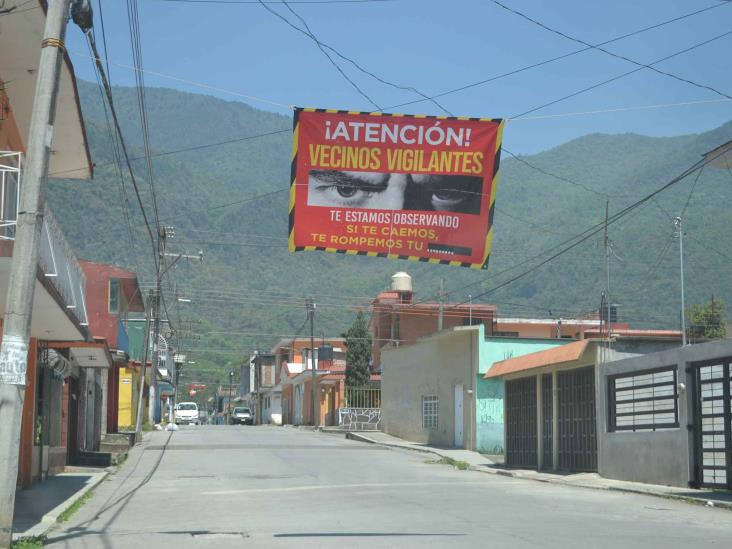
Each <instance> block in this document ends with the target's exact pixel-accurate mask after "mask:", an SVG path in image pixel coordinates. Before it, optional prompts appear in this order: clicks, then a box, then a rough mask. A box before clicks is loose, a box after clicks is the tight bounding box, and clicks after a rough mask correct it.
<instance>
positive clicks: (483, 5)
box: [67, 0, 732, 154]
mask: <svg viewBox="0 0 732 549" xmlns="http://www.w3.org/2000/svg"><path fill="white" fill-rule="evenodd" d="M100 1H101V2H103V4H102V6H101V8H102V9H101V12H102V13H103V15H104V26H105V31H106V32H105V34H106V39H107V48H108V55H109V60H110V63H111V66H110V72H111V80H112V83H113V84H117V85H133V84H134V73H133V71H132V70H130V68H129V67H130V66H131V65H132V64H133V62H132V53H131V47H130V31H129V23H128V14H127V1H123V0H92V2H93V4H94V8H95V29H96V30H95V32H96V36H97V40H98V42H99V45H100V48H102V33H101V21H100V9H99V4H98V2H100ZM232 1H236V0H214V1H211V0H204V1H195V0H187V1H182V0H139V20H140V32H141V41H142V54H143V62H144V68H145V70H146V71H150V72H147V73H146V75H145V81H146V85H147V86H154V87H168V88H174V89H178V90H183V91H189V92H193V93H204V94H208V95H212V96H215V97H219V98H221V99H226V100H231V101H243V102H245V103H248V104H250V105H252V106H254V107H257V108H260V109H264V110H269V111H274V112H279V113H282V114H288V113H289V112H291V111H290V108H289V106H291V105H297V106H302V107H324V108H340V109H348V110H369V111H371V110H384V111H385V112H400V113H409V114H445V111H444V110H442V109H441V108H440V107H438V106H437V105H435V104H433V103H431V102H428V101H423V102H419V103H415V104H410V105H403V106H397V105H400V104H402V103H405V102H410V101H414V100H415V99H420V98H421V97H420V96H419V95H417V94H416V93H415V92H412V91H408V90H403V89H396V88H395V87H392V86H389V85H385V84H382V83H380V82H378V81H376V80H375V79H374V78H372V77H371V76H367V75H365V74H363V73H361V72H359V71H358V70H356V69H355V68H354V67H353V66H352V65H351V64H349V63H347V62H345V61H343V60H342V59H339V58H337V57H335V56H334V59H335V60H336V61H338V63H339V64H340V65H341V68H342V70H343V71H344V72H345V73H346V74H347V75H348V77H349V78H350V79H351V80H352V81H353V82H354V83H355V84H356V85H357V86H358V87H359V88H361V89H362V90H363V92H364V93H365V95H367V96H368V97H369V98H370V100H371V101H373V103H372V102H371V101H369V100H368V99H367V98H365V97H364V96H363V95H362V94H360V93H359V92H358V91H357V90H356V89H354V87H353V86H352V85H351V84H350V83H349V82H348V81H347V80H346V78H344V76H342V75H341V73H340V72H339V71H338V70H337V69H336V68H335V67H334V66H333V65H332V64H331V63H330V61H329V60H328V59H327V58H326V57H325V55H324V54H323V53H322V52H321V51H320V49H319V48H318V46H317V44H316V43H315V42H314V41H313V40H312V39H311V38H310V37H308V36H305V35H304V34H302V33H300V32H298V31H296V30H294V29H293V28H291V27H290V26H288V25H287V24H286V23H285V22H284V21H283V20H282V19H280V18H278V17H277V16H275V15H273V14H272V13H270V12H269V11H267V10H266V9H265V7H263V6H262V5H260V4H259V3H257V2H253V3H228V2H232ZM501 1H502V3H504V4H505V5H506V6H509V7H511V8H513V9H515V10H518V11H521V12H523V13H524V14H526V15H528V16H529V17H531V18H533V19H535V20H536V21H538V22H540V23H542V24H544V25H546V26H549V27H552V28H554V29H556V30H559V31H562V32H563V33H565V34H567V35H569V36H572V37H574V38H577V39H580V40H583V41H585V42H588V43H590V44H598V43H601V42H604V41H607V40H610V39H613V38H615V37H617V36H621V35H624V34H627V33H630V32H633V31H636V30H639V29H642V28H644V27H647V26H651V25H655V24H658V23H661V22H664V21H667V20H669V19H673V18H675V17H679V16H682V15H685V14H688V13H691V12H694V11H697V10H701V9H704V8H706V7H710V6H714V8H713V9H710V10H707V11H705V12H703V13H699V14H697V15H693V16H690V17H687V18H685V19H683V20H680V21H677V22H673V23H669V24H667V25H665V26H662V27H660V28H656V29H653V30H649V31H646V32H643V33H641V34H638V35H636V36H633V37H629V38H626V39H623V40H620V41H617V42H614V43H612V44H608V45H606V46H603V47H604V48H605V49H607V50H608V51H611V52H613V53H616V54H619V55H622V56H625V57H627V58H629V59H632V60H634V61H636V62H640V63H642V64H649V63H652V62H654V61H656V60H658V59H660V58H663V57H665V56H668V55H671V54H674V53H676V52H679V51H681V50H684V49H686V48H689V47H691V46H694V45H696V44H698V43H700V42H704V41H706V40H709V39H711V38H714V37H716V36H719V35H721V34H724V33H726V32H730V31H732V2H720V1H718V0H643V1H640V2H639V1H638V0H613V1H604V2H598V1H591V2H587V1H586V0H583V1H579V0H555V1H552V2H547V1H546V0H501ZM269 2H270V3H268V4H267V6H268V7H269V8H270V9H272V10H274V11H276V12H278V13H279V14H281V15H282V16H283V17H286V18H288V19H289V20H290V21H291V22H292V23H293V24H294V25H297V26H300V27H302V22H301V21H299V20H298V19H297V18H296V17H295V16H294V15H293V13H292V12H290V11H288V10H287V7H286V6H285V5H284V4H281V3H278V2H276V1H272V0H269ZM299 2H302V0H299ZM290 6H291V7H292V9H293V10H294V11H295V12H296V13H297V14H298V15H300V16H301V17H302V18H303V19H304V20H305V21H306V22H307V24H308V25H309V27H310V29H311V31H312V33H313V34H314V35H315V36H317V38H318V39H319V40H320V41H321V42H322V43H325V44H327V45H329V46H331V47H332V48H334V49H335V50H337V51H338V52H339V53H340V54H342V55H343V56H345V57H348V58H349V59H351V60H353V61H355V62H356V63H358V64H359V65H360V66H362V67H363V68H364V69H366V70H368V71H370V72H372V73H374V74H375V75H377V76H378V77H380V78H381V79H383V80H386V81H389V82H391V83H393V84H397V85H399V86H402V87H413V88H416V89H418V90H419V92H421V93H423V94H425V95H428V96H431V95H434V94H438V93H443V92H445V91H448V90H452V89H454V88H458V87H461V86H464V85H466V84H470V83H474V82H478V81H482V80H485V79H488V78H491V77H494V76H496V75H500V74H503V73H506V72H509V71H512V70H515V69H518V68H521V67H524V66H527V65H531V64H534V63H538V62H541V61H544V60H546V59H550V58H552V57H556V56H558V55H563V54H567V53H570V52H573V51H575V50H578V49H581V48H583V46H582V45H581V44H578V43H576V42H572V41H571V40H569V39H567V38H565V37H562V36H558V35H557V34H554V33H552V32H550V31H548V30H546V29H544V28H541V27H539V26H538V25H536V24H534V23H531V22H529V21H527V20H526V19H523V18H521V17H519V16H518V15H516V14H514V13H511V12H509V11H507V10H505V9H503V8H501V7H500V6H497V5H496V4H495V3H493V2H492V1H491V0H393V1H375V2H363V1H361V2H349V3H329V4H325V3H298V0H294V1H293V2H291V3H290ZM67 48H68V50H69V53H70V54H71V57H72V60H73V63H74V67H75V70H76V73H77V76H78V77H80V78H82V79H86V80H94V73H93V72H92V71H93V68H92V62H91V59H90V57H89V53H88V50H87V48H86V45H85V42H84V37H83V35H82V33H81V31H80V30H79V29H78V28H76V27H74V26H70V27H69V34H68V36H67ZM731 51H732V34H729V35H727V36H724V37H722V38H719V39H717V40H715V41H712V42H710V43H708V44H705V45H702V46H700V47H698V48H696V49H693V50H692V51H689V52H686V53H683V54H681V55H678V56H677V57H674V58H673V59H669V60H667V61H664V62H661V63H658V65H654V66H655V67H657V68H658V69H660V70H663V71H666V72H669V73H673V74H674V75H675V76H677V77H679V78H684V79H687V80H691V81H693V82H695V83H697V84H699V85H702V86H710V87H713V88H715V89H717V90H719V91H721V92H722V93H724V94H727V95H730V96H732V70H730V65H731V62H732V55H730V52H731ZM636 68H638V66H637V65H634V64H632V63H631V62H629V61H626V60H622V59H618V58H615V57H612V56H610V55H608V54H606V53H603V52H601V51H597V50H596V49H589V50H588V51H584V52H582V53H578V54H576V55H572V56H570V57H567V58H565V59H562V60H559V61H555V62H552V63H547V64H544V65H542V66H540V67H537V68H533V69H530V70H526V71H523V72H521V73H519V74H515V75H512V76H507V77H504V78H500V79H497V80H494V81H492V82H489V83H485V84H482V85H478V86H475V87H472V88H469V89H467V90H464V91H460V92H456V93H451V94H447V95H445V96H443V97H440V98H439V99H438V102H439V103H440V104H441V105H442V106H443V107H444V108H445V109H446V110H447V111H449V112H450V113H452V114H454V115H464V116H479V117H493V118H508V119H509V123H508V124H507V127H506V130H505V134H504V144H505V146H506V148H508V149H509V150H511V151H512V152H514V153H521V154H530V153H536V152H540V151H544V150H547V149H549V148H551V147H554V146H556V145H559V144H562V143H564V142H566V141H569V140H571V139H574V138H577V137H580V136H582V135H586V134H589V133H595V132H603V133H626V132H632V133H639V134H644V135H651V136H672V135H680V134H689V133H698V132H702V131H706V130H709V129H712V128H715V127H718V126H720V125H722V124H723V123H725V122H727V121H729V120H730V119H732V101H730V99H729V98H725V97H723V96H722V95H720V94H718V93H715V92H714V91H711V90H709V89H706V88H702V87H699V86H695V85H692V84H689V83H687V82H682V81H680V80H678V79H674V78H672V77H669V76H666V75H662V74H658V73H656V72H654V71H652V70H649V69H647V68H641V69H640V70H638V71H637V72H635V73H633V74H631V75H629V76H625V77H622V78H619V79H617V80H615V81H614V82H611V83H609V84H607V85H602V86H599V87H597V88H596V89H593V90H591V91H588V92H586V93H581V94H579V95H576V96H575V97H572V98H570V99H567V100H564V101H561V102H558V103H556V104H554V105H551V106H549V107H546V108H543V109H539V110H537V111H535V112H532V113H531V114H529V115H526V117H525V118H524V119H522V118H521V117H518V118H516V116H517V115H520V114H521V113H524V112H526V111H528V110H530V109H533V108H535V107H538V106H541V105H543V104H545V103H548V102H550V101H553V100H555V99H558V98H561V97H563V96H565V95H569V94H572V93H575V92H577V91H579V90H582V89H584V88H587V87H589V86H592V85H595V84H598V83H600V82H602V81H604V80H607V79H610V78H612V77H615V76H618V75H621V74H623V73H625V72H628V71H631V70H633V69H636ZM155 73H158V74H164V75H166V76H167V77H162V76H159V75H158V74H155ZM171 77H172V78H171ZM255 98H256V99H255ZM675 103H692V104H687V105H681V106H663V107H658V108H652V109H637V107H647V106H651V105H654V106H656V105H668V104H675ZM374 104H375V105H378V107H379V109H377V108H376V107H375V106H374ZM612 109H630V110H620V111H618V110H615V111H614V112H603V113H597V112H592V111H608V110H612ZM588 112H591V113H590V114H575V113H588ZM550 115H561V116H556V117H555V116H550ZM511 118H515V119H514V120H510V119H511Z"/></svg>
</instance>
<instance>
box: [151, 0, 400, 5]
mask: <svg viewBox="0 0 732 549" xmlns="http://www.w3.org/2000/svg"><path fill="white" fill-rule="evenodd" d="M157 1H158V2H177V3H186V4H281V3H282V0H263V1H258V0H157ZM395 1H396V0H290V3H291V4H321V5H323V4H325V5H327V4H376V3H384V2H395Z"/></svg>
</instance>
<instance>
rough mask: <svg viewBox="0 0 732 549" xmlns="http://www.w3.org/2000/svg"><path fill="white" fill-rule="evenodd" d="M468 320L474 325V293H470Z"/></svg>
mask: <svg viewBox="0 0 732 549" xmlns="http://www.w3.org/2000/svg"><path fill="white" fill-rule="evenodd" d="M468 302H469V305H468V319H469V320H468V322H469V323H470V325H471V326H472V325H473V294H468Z"/></svg>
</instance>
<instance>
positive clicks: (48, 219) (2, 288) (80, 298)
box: [0, 151, 88, 340]
mask: <svg viewBox="0 0 732 549" xmlns="http://www.w3.org/2000/svg"><path fill="white" fill-rule="evenodd" d="M22 159H23V157H22V154H21V153H19V152H12V151H0V306H1V307H2V310H3V311H4V310H5V299H6V294H7V289H8V278H9V274H10V262H11V260H12V255H13V241H14V239H15V229H16V220H17V214H18V204H19V197H20V185H21V182H22ZM85 288H86V278H85V275H84V271H83V270H82V269H81V266H80V265H79V262H78V260H77V259H76V255H75V254H74V252H73V250H72V249H71V246H70V245H69V243H68V242H67V241H66V238H65V237H64V235H63V232H62V231H61V228H60V227H59V225H58V223H57V221H56V219H55V217H54V215H53V213H52V212H51V210H50V209H49V208H48V206H46V208H45V212H44V216H43V227H42V229H41V248H40V254H39V257H38V284H37V285H36V291H35V299H34V302H33V318H32V322H31V335H33V336H35V337H40V338H43V339H58V340H75V339H84V336H85V335H86V326H87V324H88V318H87V313H86V302H85Z"/></svg>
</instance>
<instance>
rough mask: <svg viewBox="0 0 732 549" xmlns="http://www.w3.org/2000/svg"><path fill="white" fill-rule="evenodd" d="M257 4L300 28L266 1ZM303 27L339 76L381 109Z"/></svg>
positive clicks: (308, 30) (261, 0)
mask: <svg viewBox="0 0 732 549" xmlns="http://www.w3.org/2000/svg"><path fill="white" fill-rule="evenodd" d="M282 3H283V4H285V5H286V6H287V2H285V1H284V0H282ZM259 4H261V6H262V7H263V8H264V9H266V10H267V11H268V12H269V13H271V14H272V15H274V16H275V17H277V18H279V19H282V21H284V22H285V23H287V24H288V25H290V26H291V27H293V28H295V29H297V30H300V29H298V28H297V27H296V26H294V25H293V24H292V23H290V21H289V20H288V19H287V18H286V17H284V16H283V15H281V14H279V13H277V11H275V10H274V9H272V8H270V7H269V6H268V5H267V4H266V3H265V2H264V1H263V0H259ZM287 7H288V9H289V10H290V11H292V8H290V7H289V6H287ZM293 13H294V12H293ZM301 20H302V19H301ZM305 28H306V29H307V32H306V33H305V34H306V35H308V36H310V38H312V39H313V41H314V42H315V44H316V45H317V46H318V49H319V50H320V51H321V52H322V53H323V55H325V57H326V58H327V59H328V61H329V62H330V64H331V65H333V66H334V67H335V69H336V70H337V71H338V72H339V73H340V75H341V76H342V77H343V78H344V79H345V80H346V82H348V83H349V84H350V85H351V87H352V88H353V89H354V90H356V91H357V92H358V93H359V94H360V95H361V96H362V97H364V98H365V99H366V101H368V102H369V103H371V104H372V105H373V106H374V107H376V109H377V110H382V109H381V107H380V106H379V105H378V103H376V102H375V101H374V100H373V99H371V97H369V95H368V94H367V93H366V92H365V91H363V90H362V89H361V87H360V86H359V85H358V84H356V83H355V82H354V81H353V80H352V79H351V77H350V76H348V75H347V74H346V73H345V71H344V70H343V69H342V68H341V66H340V65H339V64H338V63H336V62H335V60H334V59H333V58H332V57H331V56H330V54H329V53H328V52H327V51H326V49H325V47H324V46H323V44H322V43H321V42H320V40H318V39H317V38H315V36H314V35H313V33H312V32H310V28H309V27H308V26H307V23H305ZM301 32H303V31H301Z"/></svg>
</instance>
